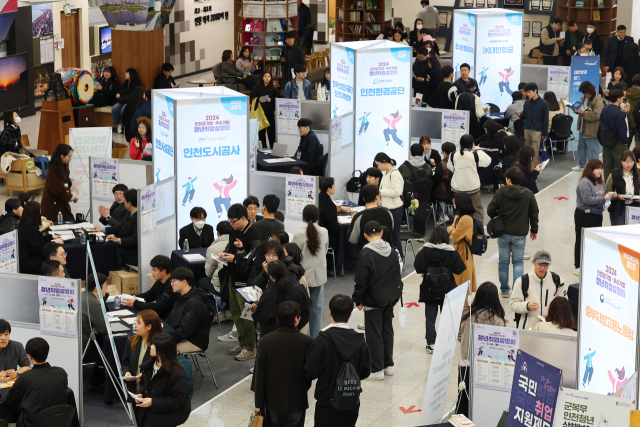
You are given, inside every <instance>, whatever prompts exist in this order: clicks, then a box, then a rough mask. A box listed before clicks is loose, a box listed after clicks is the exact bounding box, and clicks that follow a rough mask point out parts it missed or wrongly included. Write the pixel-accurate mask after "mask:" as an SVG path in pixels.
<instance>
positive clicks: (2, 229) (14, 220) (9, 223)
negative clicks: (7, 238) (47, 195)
mask: <svg viewBox="0 0 640 427" xmlns="http://www.w3.org/2000/svg"><path fill="white" fill-rule="evenodd" d="M23 209H24V208H23V207H22V204H21V203H20V200H18V199H14V198H11V199H7V201H6V202H4V214H2V216H1V217H0V235H2V234H5V233H9V232H11V231H13V230H15V229H16V228H18V226H19V225H20V217H21V216H22V211H23Z"/></svg>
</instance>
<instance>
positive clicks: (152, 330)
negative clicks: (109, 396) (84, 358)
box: [122, 310, 164, 413]
mask: <svg viewBox="0 0 640 427" xmlns="http://www.w3.org/2000/svg"><path fill="white" fill-rule="evenodd" d="M162 332H164V330H163V329H162V323H161V322H160V317H158V314H157V313H156V312H155V311H154V310H142V311H141V312H140V313H138V315H137V316H136V334H135V335H133V336H131V337H129V339H128V340H127V345H126V346H125V348H124V356H123V357H122V372H124V373H125V374H124V376H125V377H135V378H131V379H127V380H125V381H126V384H127V389H128V390H129V391H130V392H131V393H135V392H136V390H137V389H138V387H140V378H141V377H142V374H141V373H140V365H142V364H143V363H145V362H146V361H147V360H149V359H151V346H152V342H153V337H154V336H156V334H161V333H162ZM129 402H130V403H134V402H133V400H132V399H129ZM135 409H137V408H135ZM136 413H137V411H136Z"/></svg>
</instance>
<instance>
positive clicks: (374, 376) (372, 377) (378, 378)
mask: <svg viewBox="0 0 640 427" xmlns="http://www.w3.org/2000/svg"><path fill="white" fill-rule="evenodd" d="M365 380H371V381H382V380H384V371H378V372H374V373H372V374H371V375H369V377H368V378H365Z"/></svg>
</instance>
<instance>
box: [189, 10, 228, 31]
mask: <svg viewBox="0 0 640 427" xmlns="http://www.w3.org/2000/svg"><path fill="white" fill-rule="evenodd" d="M211 10H212V7H211V6H205V7H203V8H202V9H200V8H199V7H198V8H196V9H195V14H196V15H198V14H200V12H201V11H202V12H204V13H207V12H211ZM222 19H229V12H218V13H212V14H208V15H202V16H198V17H196V18H195V19H194V20H193V22H194V23H195V24H196V27H199V26H200V25H202V24H208V23H209V22H214V21H220V20H222Z"/></svg>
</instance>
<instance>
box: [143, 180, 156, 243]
mask: <svg viewBox="0 0 640 427" xmlns="http://www.w3.org/2000/svg"><path fill="white" fill-rule="evenodd" d="M139 209H140V227H141V228H140V231H141V233H142V235H145V234H149V233H151V232H152V231H153V230H155V229H156V225H157V223H156V185H155V184H151V185H147V186H146V187H142V188H141V189H140V206H139Z"/></svg>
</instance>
